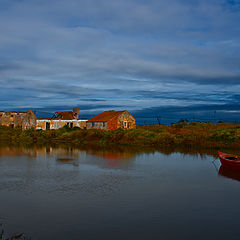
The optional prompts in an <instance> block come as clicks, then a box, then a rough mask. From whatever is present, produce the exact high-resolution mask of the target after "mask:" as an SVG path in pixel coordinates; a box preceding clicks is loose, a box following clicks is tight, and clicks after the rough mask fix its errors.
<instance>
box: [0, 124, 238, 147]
mask: <svg viewBox="0 0 240 240" xmlns="http://www.w3.org/2000/svg"><path fill="white" fill-rule="evenodd" d="M0 141H1V142H8V143H26V144H33V143H37V144H48V143H66V144H71V145H74V146H78V145H82V144H94V145H109V144H122V145H137V146H151V147H158V146H184V147H186V146H187V147H196V146H197V147H205V148H206V147H211V148H214V147H216V148H218V147H231V148H238V147H240V124H233V123H218V124H213V123H201V122H191V123H188V122H180V123H177V124H172V125H170V126H166V125H147V126H137V128H136V129H129V130H123V129H118V130H115V131H102V130H97V129H91V130H86V129H79V128H73V129H71V128H68V127H67V126H65V127H63V128H61V129H58V130H45V131H43V130H34V129H28V130H25V131H23V130H22V129H21V128H14V129H13V128H9V127H4V126H0Z"/></svg>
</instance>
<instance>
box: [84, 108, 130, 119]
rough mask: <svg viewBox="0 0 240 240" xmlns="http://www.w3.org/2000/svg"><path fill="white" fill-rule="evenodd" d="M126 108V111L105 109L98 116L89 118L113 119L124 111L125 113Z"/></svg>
mask: <svg viewBox="0 0 240 240" xmlns="http://www.w3.org/2000/svg"><path fill="white" fill-rule="evenodd" d="M125 111H126V110H124V111H114V110H111V111H104V112H102V113H100V114H98V115H97V116H95V117H93V118H90V119H89V120H88V122H107V121H109V120H111V119H113V118H114V117H118V116H120V115H121V114H122V113H124V112H125Z"/></svg>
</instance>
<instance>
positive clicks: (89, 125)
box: [87, 122, 108, 130]
mask: <svg viewBox="0 0 240 240" xmlns="http://www.w3.org/2000/svg"><path fill="white" fill-rule="evenodd" d="M92 128H93V129H102V130H108V123H107V122H87V129H92Z"/></svg>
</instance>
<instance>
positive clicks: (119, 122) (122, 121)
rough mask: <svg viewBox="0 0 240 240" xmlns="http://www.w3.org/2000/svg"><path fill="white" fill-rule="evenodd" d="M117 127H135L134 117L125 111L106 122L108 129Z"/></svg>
mask: <svg viewBox="0 0 240 240" xmlns="http://www.w3.org/2000/svg"><path fill="white" fill-rule="evenodd" d="M118 128H123V129H132V128H136V121H135V118H134V117H133V116H132V115H131V114H130V113H129V112H128V111H125V112H123V113H122V114H121V115H120V116H117V117H115V118H113V119H112V120H110V121H109V122H108V130H115V129H118Z"/></svg>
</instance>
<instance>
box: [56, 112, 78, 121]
mask: <svg viewBox="0 0 240 240" xmlns="http://www.w3.org/2000/svg"><path fill="white" fill-rule="evenodd" d="M56 114H57V116H56V117H53V119H64V120H72V119H75V118H74V115H73V111H59V112H56Z"/></svg>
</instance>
